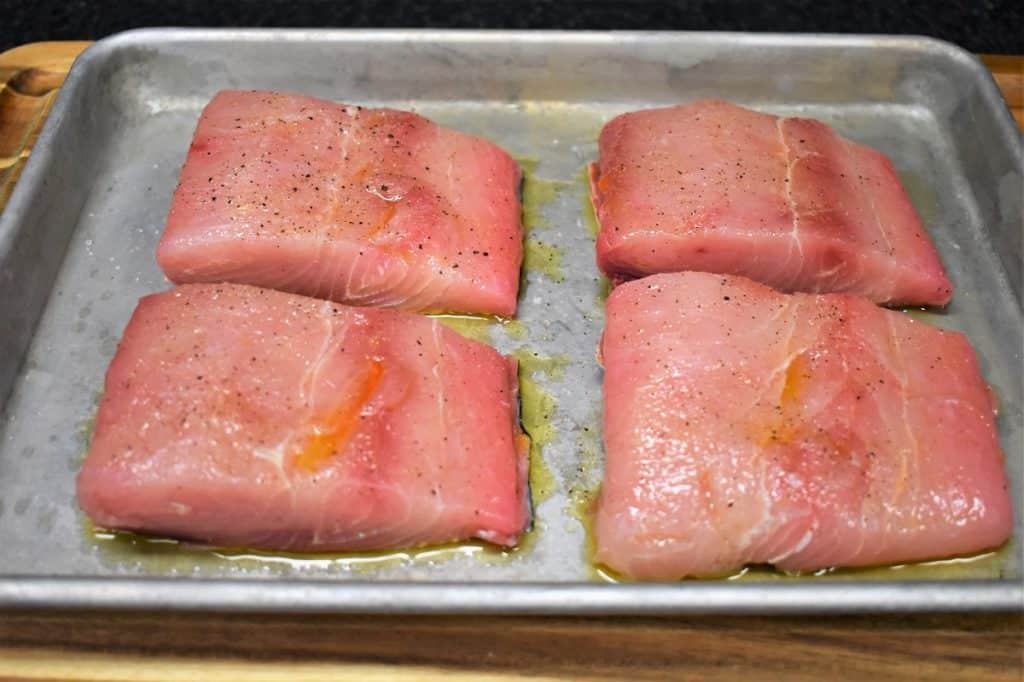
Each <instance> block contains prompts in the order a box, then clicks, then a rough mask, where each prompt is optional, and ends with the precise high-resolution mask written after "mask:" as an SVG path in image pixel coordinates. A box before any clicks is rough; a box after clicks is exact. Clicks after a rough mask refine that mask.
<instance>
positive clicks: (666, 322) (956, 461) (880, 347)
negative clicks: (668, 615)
mask: <svg viewBox="0 0 1024 682" xmlns="http://www.w3.org/2000/svg"><path fill="white" fill-rule="evenodd" d="M601 353H602V357H603V363H604V368H605V375H604V398H605V414H604V434H605V445H606V453H607V462H606V472H605V478H604V483H603V486H602V488H601V493H600V496H599V501H598V505H597V511H596V518H595V532H596V539H597V555H596V559H597V560H598V561H599V562H601V563H603V564H606V565H607V566H609V567H611V568H613V569H615V570H616V571H619V572H621V573H623V574H626V575H629V576H634V577H636V578H642V579H676V578H681V577H684V576H715V575H723V574H727V573H730V572H732V571H735V570H737V569H739V568H740V567H741V566H743V565H745V564H774V565H775V566H777V567H779V568H781V569H784V570H786V571H800V572H802V571H813V570H816V569H821V568H827V567H838V566H868V565H881V564H891V563H903V562H911V561H918V560H925V559H938V558H944V557H952V556H957V555H965V554H971V553H975V552H979V551H982V550H986V549H990V548H994V547H997V546H999V545H1001V544H1002V543H1003V542H1005V541H1006V539H1007V538H1008V537H1009V536H1010V533H1011V532H1012V529H1011V527H1012V522H1013V515H1012V511H1011V508H1010V500H1009V493H1008V490H1007V476H1006V472H1005V469H1004V457H1003V453H1002V451H1001V449H1000V445H999V439H998V434H997V431H996V425H995V412H996V410H995V399H994V395H993V393H992V392H991V390H990V389H989V387H988V385H987V384H986V383H985V381H984V379H983V378H982V376H981V373H980V370H979V366H978V361H977V358H976V357H975V353H974V350H973V349H972V347H971V345H970V343H969V342H968V340H967V338H966V337H965V336H963V335H962V334H960V333H958V332H952V331H943V330H940V329H937V328H934V327H931V326H928V325H926V324H923V323H920V322H916V321H914V320H912V319H910V318H908V317H907V316H905V315H903V314H901V313H898V312H895V311H890V310H885V309H883V308H879V307H877V306H875V305H873V304H872V303H871V302H870V301H868V300H867V299H865V298H862V297H859V296H855V295H850V294H827V295H814V294H793V295H786V294H782V293H779V292H777V291H774V290H772V289H770V288H768V287H766V286H764V285H761V284H759V283H756V282H753V281H751V280H749V279H746V278H742V277H736V276H720V275H712V274H707V273H696V272H686V273H672V274H662V275H652V276H650V277H647V278H644V279H640V280H635V281H632V282H628V283H625V284H622V285H620V286H619V287H617V288H616V289H615V290H614V291H613V292H612V294H611V296H610V297H609V299H608V308H607V326H606V328H605V331H604V335H603V339H602V344H601Z"/></svg>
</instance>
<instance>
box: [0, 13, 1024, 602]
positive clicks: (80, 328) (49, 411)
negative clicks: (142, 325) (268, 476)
mask: <svg viewBox="0 0 1024 682" xmlns="http://www.w3.org/2000/svg"><path fill="white" fill-rule="evenodd" d="M225 87H242V88H266V89H279V90H286V91H294V92H302V93H305V94H310V95H315V96H319V97H324V98H327V99H332V100H336V101H345V102H353V103H360V104H369V105H383V106H393V107H397V108H404V109H414V110H416V111H418V112H420V113H422V114H424V115H426V116H428V117H431V118H433V119H435V120H437V121H438V122H440V123H443V124H445V125H449V126H451V127H454V128H457V129H459V130H463V131H466V132H471V133H475V134H479V135H483V136H485V137H487V138H489V139H491V140H493V141H495V142H497V143H498V144H501V145H502V146H503V147H505V148H506V149H508V150H509V151H510V152H511V153H512V154H513V155H515V156H517V157H518V158H520V159H521V161H522V163H523V165H524V166H525V167H526V168H527V170H528V171H529V176H530V178H529V179H528V181H527V184H526V197H527V199H528V203H529V204H530V206H529V207H528V210H527V212H526V213H527V222H528V228H529V234H528V242H527V262H528V266H529V267H528V268H527V271H526V276H525V282H526V286H525V289H524V290H523V292H522V294H521V297H520V308H519V313H518V316H517V322H515V323H511V324H500V323H494V324H487V323H482V322H472V321H469V322H466V321H462V322H456V323H455V324H457V325H459V326H460V327H461V328H462V329H463V330H464V331H467V332H468V333H471V334H474V335H478V336H480V335H483V336H486V337H487V340H488V341H489V342H491V343H493V344H494V345H495V346H496V347H498V348H499V349H500V350H502V351H503V352H517V353H518V354H520V356H521V357H525V358H526V361H525V362H524V363H523V365H524V370H523V371H524V377H523V379H524V381H526V382H528V385H529V387H530V388H529V390H532V391H533V392H534V393H533V397H532V398H531V401H532V404H534V405H537V404H541V403H543V405H545V406H546V407H547V408H548V409H545V410H544V412H549V413H550V419H549V420H547V421H545V422H543V424H542V426H544V427H545V429H544V434H543V435H544V436H546V437H547V439H549V442H547V443H545V444H544V447H543V452H542V453H541V456H542V459H543V462H544V464H543V465H542V466H538V469H537V473H538V474H539V475H535V476H534V481H533V482H534V484H535V493H537V492H539V493H542V494H543V493H549V494H548V495H547V496H546V498H545V499H542V500H540V501H538V503H537V504H536V507H535V515H536V530H535V532H534V533H532V534H531V535H530V537H529V538H528V540H527V542H526V543H524V547H523V548H522V549H521V550H519V551H516V552H512V553H507V554H503V553H500V552H496V551H493V550H488V549H486V548H484V547H482V546H481V545H464V546H459V547H450V548H440V549H433V550H428V551H424V552H415V553H401V552H400V553H390V554H389V553H383V554H378V555H361V556H337V555H335V556H327V555H323V556H304V557H295V556H268V555H262V554H256V553H225V552H214V551H209V550H203V549H199V548H184V547H181V546H179V545H175V544H167V543H154V542H144V541H138V540H132V539H126V538H124V537H120V538H116V539H108V540H103V539H97V538H95V537H94V536H93V535H92V534H91V533H90V532H88V529H87V528H86V527H85V525H84V521H83V518H82V516H81V514H80V512H78V510H77V506H76V503H75V499H74V475H75V472H76V471H77V467H78V465H79V463H80V460H81V456H82V453H83V452H84V449H85V447H86V444H87V438H88V430H89V425H90V421H91V418H92V416H93V413H94V411H95V407H96V401H97V398H98V391H99V389H100V388H101V386H102V380H103V373H104V371H105V369H106V365H107V363H108V362H109V360H110V358H111V357H112V355H113V353H114V351H115V349H116V344H117V340H118V338H119V336H120V333H121V330H122V329H123V326H124V324H125V323H126V321H127V319H128V317H129V315H130V314H131V311H132V310H133V308H134V305H135V303H136V301H137V299H138V298H139V297H140V296H142V295H145V294H147V293H150V292H152V291H157V290H161V289H164V288H167V286H168V284H167V282H166V280H165V279H164V278H163V276H162V274H161V273H160V271H159V269H158V268H157V266H156V264H155V262H154V259H153V254H154V249H155V246H156V242H157V240H158V238H159V235H160V232H161V229H162V225H163V221H164V218H165V216H166V211H167V208H168V206H169V202H170V197H171V193H172V191H173V188H174V185H175V182H176V178H177V173H178V169H179V167H180V165H181V163H182V161H183V159H184V155H185V152H186V150H187V148H188V143H189V139H190V137H191V133H192V130H193V128H194V126H195V122H196V120H197V117H198V115H199V112H200V110H201V108H202V106H203V105H204V104H205V103H206V102H207V101H208V100H209V98H210V97H211V96H212V95H213V94H214V93H215V92H216V91H217V90H219V89H221V88H225ZM705 96H718V97H724V98H727V99H731V100H733V101H736V102H738V103H740V104H744V105H747V106H753V107H756V108H759V109H763V110H765V111H770V112H773V113H782V114H800V115H805V116H812V117H815V118H819V119H821V120H823V121H825V122H827V123H829V124H831V125H833V126H835V127H836V128H837V129H838V130H839V131H840V132H841V133H843V134H844V135H846V136H848V137H851V138H853V139H855V140H857V141H860V142H863V143H866V144H868V145H870V146H873V147H875V148H877V149H881V150H883V151H884V152H886V153H887V154H888V155H889V156H890V157H891V158H892V159H893V161H894V163H895V165H896V167H897V169H898V170H899V172H900V174H901V176H902V177H903V179H904V181H905V182H906V184H907V187H908V190H909V192H910V194H911V199H912V201H913V202H914V205H915V207H916V208H917V210H918V211H919V213H920V214H921V216H922V218H923V219H924V221H925V223H926V224H927V226H928V228H929V230H930V232H931V234H932V236H933V238H934V239H935V242H936V245H937V246H938V248H939V250H940V253H941V255H942V257H943V260H944V262H945V264H946V266H947V268H948V271H949V274H950V276H951V278H952V280H953V282H954V285H955V287H956V290H955V293H954V300H953V303H952V304H951V305H950V306H949V308H948V309H947V310H946V311H944V312H942V313H923V314H921V315H922V316H923V317H924V318H925V319H926V320H927V321H928V322H930V323H933V324H938V325H941V326H945V327H949V328H955V329H960V330H963V331H965V332H967V333H968V335H969V336H970V338H971V340H972V341H973V343H974V344H975V347H976V348H977V350H978V353H979V355H980V357H981V358H982V363H983V369H984V372H985V375H986V377H987V378H988V379H989V381H990V382H991V383H992V384H993V386H994V387H995V389H996V390H997V392H998V393H999V396H1000V399H1001V405H1002V414H1001V418H1000V422H999V423H1000V436H1001V439H1002V443H1003V447H1004V449H1005V451H1006V453H1007V458H1008V462H1007V465H1008V470H1009V473H1010V478H1011V481H1012V484H1013V486H1014V488H1013V499H1014V502H1015V509H1016V512H1017V515H1018V521H1017V525H1016V528H1015V537H1016V538H1020V537H1021V521H1020V515H1021V511H1022V508H1024V505H1022V504H1021V500H1022V498H1021V475H1022V458H1024V440H1022V422H1024V416H1022V411H1021V410H1022V404H1024V400H1022V357H1021V354H1022V348H1024V338H1022V329H1024V325H1022V309H1021V281H1020V274H1021V246H1020V238H1021V232H1022V218H1021V184H1022V175H1021V172H1022V161H1021V146H1022V145H1021V138H1020V135H1019V133H1018V132H1017V130H1016V128H1015V127H1014V126H1013V125H1012V120H1011V119H1010V117H1009V114H1008V113H1007V112H1006V111H1005V108H1004V107H1003V105H1002V103H1001V100H1000V99H999V95H998V93H997V91H995V87H994V85H993V84H992V82H991V80H990V78H989V77H988V76H987V72H985V71H984V70H983V69H982V67H980V66H979V65H978V64H977V63H976V62H975V61H974V60H973V58H971V57H970V56H969V55H966V54H964V53H962V52H960V51H959V50H958V49H956V48H953V47H951V46H948V45H945V44H942V43H938V42H935V41H931V40H927V39H910V38H867V37H860V38H858V37H854V38H838V37H822V36H806V37H791V36H789V37H787V36H748V35H736V34H588V33H582V34H559V33H486V32H402V31H362V32H346V31H177V30H147V31H138V32H130V33H127V34H122V35H120V36H117V37H114V38H111V39H108V40H106V41H103V42H101V43H99V44H97V45H96V46H94V47H93V48H91V49H90V50H89V51H88V52H87V54H86V56H85V57H84V58H83V59H82V60H80V61H79V63H78V64H76V66H75V68H74V70H73V71H72V74H71V75H70V76H69V79H68V81H67V83H66V84H65V88H64V90H63V91H62V93H61V95H60V100H59V101H58V103H57V104H56V105H55V108H54V111H53V114H51V120H50V121H49V122H48V124H47V129H46V130H45V131H44V133H43V135H42V137H41V138H40V141H39V144H38V145H37V148H36V152H35V153H34V154H33V157H32V160H31V161H30V163H29V165H28V167H27V168H26V171H25V174H24V175H23V178H22V180H21V183H20V184H19V187H18V189H17V190H16V193H15V195H14V196H13V197H12V199H11V202H10V204H9V206H8V209H7V211H6V212H5V214H4V216H3V217H2V218H0V274H2V275H3V287H4V290H3V294H4V295H3V301H2V302H0V305H2V306H3V308H2V309H0V313H3V314H4V316H5V319H7V320H9V321H10V323H9V325H10V330H9V331H10V333H9V334H7V335H5V338H4V340H3V342H2V343H3V347H2V350H3V351H4V361H3V362H2V363H0V391H2V392H4V393H7V392H6V391H5V389H8V388H9V389H10V391H9V394H8V395H9V397H8V399H7V401H6V404H5V413H4V421H3V432H2V440H0V548H2V549H0V604H7V605H39V604H60V605H67V606H73V605H84V606H136V607H137V606H142V605H154V606H168V607H178V608H204V607H205V608H235V609H241V608H251V609H300V610H311V609H330V610H360V611H395V610H416V611H422V610H431V611H508V612H522V611H529V612H552V613H555V612H570V611H574V612H579V611H615V612H637V613H641V612H646V613H666V612H683V611H691V612H692V611H730V612H739V611H795V610H863V609H879V608H881V609H900V610H907V609H939V608H943V609H949V608H960V609H966V608H1021V600H1022V597H1021V595H1022V590H1021V579H1022V572H1021V565H1022V562H1021V552H1020V548H1021V544H1020V543H1019V542H1014V543H1012V544H1011V545H1010V546H1009V547H1007V548H1006V549H1004V550H1002V551H1000V552H998V553H995V554H992V555H986V556H982V557H978V558H974V559H972V560H968V561H959V562H953V563H940V564H936V565H932V566H926V567H906V568H900V569H895V570H894V569H878V570H871V571H850V572H837V573H835V574H830V575H823V576H810V577H803V578H799V579H792V578H787V577H785V576H781V575H780V574H775V573H770V572H764V571H752V572H747V573H745V574H743V575H737V576H735V578H736V579H735V580H732V581H687V582H684V583H679V584H667V585H621V584H620V585H608V584H604V580H605V578H606V577H607V576H604V575H603V574H602V573H600V572H599V571H596V570H595V567H593V566H592V565H591V564H590V562H589V557H588V552H587V547H586V544H587V537H586V529H585V525H584V523H582V522H581V516H582V515H581V513H580V512H581V509H582V507H583V505H584V504H585V501H586V495H587V493H588V492H589V491H591V490H592V489H593V487H594V486H595V485H596V483H597V481H598V480H599V478H600V469H601V457H602V455H601V449H600V419H599V415H600V379H601V375H600V368H599V367H598V366H597V364H596V362H595V360H594V349H595V347H596V343H597V340H598V337H599V335H600V330H601V327H602V324H603V313H602V296H603V292H604V285H603V283H602V281H601V280H600V278H599V273H598V272H597V270H596V267H595V266H594V260H593V257H594V254H593V234H592V225H590V224H589V221H588V219H587V215H586V211H585V210H584V208H585V204H586V187H585V182H584V181H583V175H582V169H583V168H584V166H585V164H586V163H587V162H589V161H590V160H592V159H593V158H594V157H595V156H596V137H597V133H598V131H599V130H600V127H601V125H602V124H603V123H604V122H605V121H606V120H608V119H609V118H611V117H612V116H614V115H616V114H618V113H621V112H623V111H628V110H631V109H637V108H642V107H649V106H656V105H664V104H671V103H676V102H680V101H687V100H692V99H696V98H699V97H705ZM37 318H38V320H39V322H38V326H37V327H35V328H34V329H33V323H34V322H35V320H36V319H37ZM524 354H525V355H524ZM3 382H6V384H5V383H3ZM533 435H534V436H537V435H538V433H534V434H533ZM542 440H545V438H542ZM545 471H549V472H550V473H549V474H547V473H545ZM185 579H188V580H185ZM968 579H973V582H966V581H967V580H968Z"/></svg>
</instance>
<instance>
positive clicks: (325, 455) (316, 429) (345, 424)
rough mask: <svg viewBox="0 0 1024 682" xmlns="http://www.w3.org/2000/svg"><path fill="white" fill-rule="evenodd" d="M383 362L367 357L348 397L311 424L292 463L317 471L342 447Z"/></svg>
mask: <svg viewBox="0 0 1024 682" xmlns="http://www.w3.org/2000/svg"><path fill="white" fill-rule="evenodd" d="M383 375H384V364H383V363H382V362H380V361H379V360H370V362H369V366H368V367H367V370H366V373H365V374H363V376H362V377H360V379H359V381H358V383H357V384H356V386H355V390H354V391H353V393H352V395H351V397H349V399H348V400H346V401H345V402H344V403H343V404H342V405H341V407H340V408H338V410H337V411H336V412H335V413H334V414H333V415H332V417H331V419H330V421H328V422H326V423H322V424H316V425H314V426H313V432H312V433H311V434H310V436H309V437H308V438H307V440H306V444H305V446H304V447H303V448H302V451H301V452H299V454H298V455H297V456H296V458H295V465H296V466H297V467H299V468H300V469H303V470H304V471H307V472H309V473H315V472H317V471H319V470H320V469H321V468H322V467H323V465H324V464H325V463H326V462H327V460H328V459H330V458H331V457H332V456H334V455H337V454H339V453H340V452H341V451H342V450H344V449H345V445H346V444H347V443H348V440H349V438H351V437H352V434H353V433H354V432H355V430H356V426H357V425H358V424H359V414H360V412H362V410H363V408H364V407H365V406H366V404H367V403H368V402H370V398H372V397H373V394H374V393H376V391H377V387H378V386H380V381H381V377H382V376H383Z"/></svg>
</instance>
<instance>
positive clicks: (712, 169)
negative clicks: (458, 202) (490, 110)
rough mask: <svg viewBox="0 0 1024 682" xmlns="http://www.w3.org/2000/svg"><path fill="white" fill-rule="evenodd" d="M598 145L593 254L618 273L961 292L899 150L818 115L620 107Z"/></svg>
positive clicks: (895, 298) (721, 105) (923, 293)
mask: <svg viewBox="0 0 1024 682" xmlns="http://www.w3.org/2000/svg"><path fill="white" fill-rule="evenodd" d="M599 148H600V160H599V161H598V162H597V163H595V164H593V165H592V166H591V181H592V197H593V203H594V209H595V211H596V214H597V218H598V220H599V222H600V224H601V231H600V234H599V236H598V240H597V261H598V265H599V266H600V268H601V270H602V271H604V273H605V274H606V275H608V276H609V277H611V278H613V279H614V280H616V281H621V280H626V279H633V278H636V277H643V276H644V275H650V274H655V273H659V272H679V271H683V270H699V271H703V272H715V273H723V274H736V275H743V276H746V277H750V278H752V279H755V280H757V281H759V282H763V283H765V284H768V285H770V286H772V287H774V288H776V289H781V290H783V291H807V292H839V291H842V292H852V293H857V294H861V295H863V296H866V297H867V298H870V299H871V300H873V301H875V302H876V303H885V304H923V305H942V304H945V303H947V302H948V301H949V299H950V296H951V295H952V292H953V288H952V285H951V284H950V282H949V280H948V279H947V278H946V274H945V271H944V270H943V267H942V263H941V262H940V260H939V256H938V254H937V253H936V251H935V247H934V246H933V245H932V243H931V240H930V239H929V237H928V234H927V232H926V231H925V229H924V226H923V225H922V224H921V220H920V219H919V218H918V216H917V213H915V211H914V207H913V206H912V205H911V203H910V199H909V198H908V197H907V193H906V191H905V190H904V188H903V185H902V183H901V182H900V179H899V176H897V174H896V171H895V170H894V169H893V165H892V163H891V162H890V161H889V159H888V158H886V157H885V156H884V155H883V154H881V153H879V152H877V151H875V150H873V149H870V148H868V147H865V146H863V145H860V144H857V143H855V142H851V141H850V140H847V139H845V138H843V137H840V136H839V135H838V134H836V132H835V131H834V130H832V129H831V128H830V127H828V126H827V125H825V124H823V123H821V122H819V121H815V120H811V119H805V118H780V117H777V116H770V115H768V114H762V113H758V112H756V111H751V110H749V109H744V108H742V107H738V106H736V105H734V104H730V103H728V102H722V101H717V100H703V101H699V102H695V103H693V104H687V105H682V106H675V107H668V108H664V109H651V110H647V111H637V112H632V113H628V114H623V115H622V116H619V117H617V118H615V119H613V120H612V121H611V122H610V123H608V125H606V126H605V127H604V130H602V131H601V137H600V141H599Z"/></svg>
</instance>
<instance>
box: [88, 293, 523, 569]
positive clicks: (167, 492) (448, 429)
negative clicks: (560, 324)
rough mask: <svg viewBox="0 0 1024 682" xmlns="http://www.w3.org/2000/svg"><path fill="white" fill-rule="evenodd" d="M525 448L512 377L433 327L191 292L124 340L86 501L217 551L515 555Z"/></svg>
mask: <svg viewBox="0 0 1024 682" xmlns="http://www.w3.org/2000/svg"><path fill="white" fill-rule="evenodd" d="M528 445H529V444H528V441H527V439H526V437H525V436H524V435H523V434H522V433H521V432H520V430H519V422H518V401H517V381H516V362H515V360H513V359H510V358H505V357H502V356H501V355H499V354H498V353H497V352H496V351H495V350H494V349H493V348H491V347H490V346H487V345H484V344H481V343H477V342H474V341H470V340H469V339H466V338H464V337H462V336H460V335H459V334H458V333H456V332H454V331H451V330H449V329H447V328H446V327H444V326H443V325H441V324H440V323H438V322H436V321H434V320H432V319H430V318H427V317H424V316H420V315H415V314H412V313H404V312H399V311H391V310H380V309H375V308H351V307H347V306H343V305H340V304H337V303H331V302H328V301H320V300H315V299H311V298H306V297H303V296H297V295H293V294H286V293H281V292H277V291H271V290H268V289H258V288H255V287H249V286H243V285H235V284H224V285H213V284H193V285H184V286H181V287H178V288H176V289H172V290H171V291H167V292H164V293H160V294H155V295H152V296H147V297H146V298H143V299H142V300H141V301H140V302H139V305H138V308H137V309H136V310H135V314H134V315H133V316H132V318H131V321H130V322H129V324H128V327H127V329H126V330H125V334H124V338H123V339H122V341H121V345H120V347H119V348H118V351H117V354H116V355H115V357H114V360H113V362H112V363H111V365H110V368H109V369H108V371H107V377H106V392H105V393H104V395H103V400H102V402H101V404H100V409H99V414H98V416H97V419H96V430H95V435H94V438H93V442H92V446H91V448H90V450H89V454H88V456H87V458H86V460H85V464H84V465H83V467H82V470H81V473H80V474H79V477H78V500H79V503H80V504H81V506H82V508H83V509H84V510H85V512H86V513H87V514H88V515H89V517H90V518H91V519H92V520H93V521H94V522H95V523H96V524H97V525H99V526H102V527H105V528H119V529H129V530H133V531H140V532H144V533H153V534H157V535H162V536H170V537H175V538H182V539H187V540H193V541H199V542H203V543H209V544H213V545H218V546H229V547H253V548H265V549H279V550H357V549H371V548H392V547H410V546H417V545H425V544H434V543H443V542H449V541H455V540H462V539H467V538H482V539H484V540H487V541H490V542H493V543H497V544H500V545H512V544H515V542H516V540H517V538H518V537H519V534H520V533H521V532H522V531H523V530H524V528H525V526H526V525H527V523H528V506H527V505H528V501H527V497H526V480H527V469H528Z"/></svg>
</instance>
